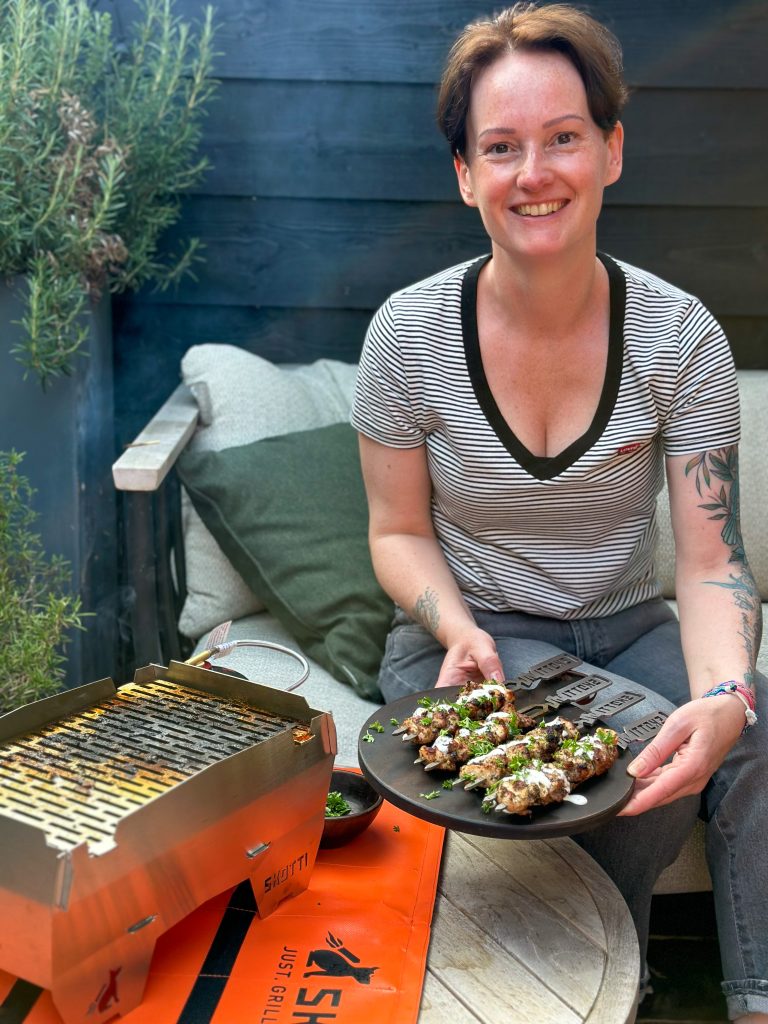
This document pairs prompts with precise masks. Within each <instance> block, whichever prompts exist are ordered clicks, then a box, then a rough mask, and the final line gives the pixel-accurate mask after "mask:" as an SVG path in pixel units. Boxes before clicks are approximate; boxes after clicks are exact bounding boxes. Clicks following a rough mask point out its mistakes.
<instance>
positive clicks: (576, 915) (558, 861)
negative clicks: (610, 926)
mask: <svg viewBox="0 0 768 1024" xmlns="http://www.w3.org/2000/svg"><path fill="white" fill-rule="evenodd" d="M463 840H464V842H466V843H468V844H469V845H470V846H474V847H475V849H476V850H477V851H478V854H480V855H482V856H483V857H486V858H488V860H490V861H492V862H493V863H494V864H496V865H497V866H498V868H499V870H500V871H507V870H509V865H510V855H513V856H514V871H515V880H516V881H517V882H518V883H519V884H520V885H521V886H524V887H525V888H526V889H527V890H528V891H529V893H530V898H531V900H536V901H538V902H539V903H544V904H547V905H548V906H550V907H551V908H552V910H553V911H554V912H555V913H556V914H560V915H561V916H562V917H565V918H567V920H568V921H569V922H570V923H571V924H572V925H573V926H574V928H576V929H577V930H578V931H580V932H584V934H585V935H586V936H588V938H589V941H590V942H591V943H592V944H593V945H595V946H597V948H598V949H601V950H602V951H603V952H604V953H606V952H607V949H606V945H605V934H604V931H603V919H602V917H601V915H600V912H599V910H598V909H597V907H596V906H595V905H594V902H593V901H592V900H590V899H586V900H585V898H584V890H583V885H582V883H581V881H580V879H579V877H578V875H577V874H576V873H575V872H574V870H573V868H571V867H570V866H569V865H568V864H567V863H564V862H563V860H562V858H560V857H559V856H552V850H554V851H555V852H557V847H556V846H554V847H551V846H547V845H546V844H545V843H544V842H543V840H536V839H532V840H527V841H526V842H524V843H515V845H514V847H510V845H509V842H508V841H507V840H505V839H482V840H481V839H478V838H477V837H476V836H464V837H463ZM568 849H569V850H570V844H569V845H568Z"/></svg>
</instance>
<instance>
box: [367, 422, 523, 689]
mask: <svg viewBox="0 0 768 1024" xmlns="http://www.w3.org/2000/svg"><path fill="white" fill-rule="evenodd" d="M360 459H361V463H362V467H363V479H364V481H365V489H366V493H367V495H368V507H369V515H370V525H369V543H370V548H371V558H372V561H373V567H374V570H375V572H376V577H377V579H378V581H379V583H380V584H381V586H382V587H383V588H384V590H385V591H386V592H387V593H388V594H389V596H390V597H391V598H392V600H393V601H395V602H396V603H397V604H398V605H400V607H401V608H403V609H404V610H405V611H406V612H407V613H408V615H410V616H411V617H412V618H413V619H414V620H415V621H417V622H419V623H420V624H421V625H422V626H424V628H425V629H428V630H429V631H430V633H432V635H433V636H434V637H435V638H436V639H437V640H439V642H440V643H441V644H442V645H443V647H445V648H446V652H447V653H446V657H445V661H444V662H443V667H442V669H441V672H440V676H439V678H438V680H437V685H438V686H451V685H455V684H461V683H464V682H466V680H467V679H478V680H480V679H490V678H491V677H493V678H496V679H499V680H501V679H503V677H504V673H503V669H502V666H501V662H500V661H499V656H498V654H497V653H496V645H495V643H494V641H493V639H492V638H491V637H490V636H489V634H488V633H486V632H484V631H483V630H481V629H479V628H478V627H477V625H476V624H475V620H474V618H473V617H472V613H471V612H470V610H469V608H468V607H467V605H466V603H465V602H464V599H463V598H462V596H461V593H460V591H459V588H458V586H457V585H456V581H455V580H454V577H453V575H452V573H451V571H450V569H449V568H448V564H447V563H446V561H445V557H444V556H443V552H442V550H441V548H440V545H439V543H438V541H437V538H436V537H435V533H434V530H433V527H432V516H431V511H430V502H431V495H432V485H431V481H430V477H429V470H428V468H427V459H426V450H425V448H424V446H423V445H421V446H419V447H418V448H390V447H387V446H386V445H383V444H379V443H378V442H377V441H372V440H371V439H370V438H368V437H365V435H363V434H361V435H360Z"/></svg>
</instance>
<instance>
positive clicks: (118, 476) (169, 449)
mask: <svg viewBox="0 0 768 1024" xmlns="http://www.w3.org/2000/svg"><path fill="white" fill-rule="evenodd" d="M197 418H198V411H197V405H196V403H195V400H194V398H193V397H192V394H191V392H190V391H189V389H188V388H187V387H186V386H185V385H183V384H180V385H179V386H178V387H177V388H176V390H175V391H174V392H173V394H172V395H171V397H170V398H169V399H168V401H167V402H165V403H164V405H163V406H162V407H161V408H160V409H159V411H158V412H157V413H156V414H155V415H154V416H153V417H152V419H151V420H150V421H149V423H148V424H147V425H146V427H145V428H144V430H142V431H141V433H140V434H139V435H138V437H137V438H136V440H135V441H133V443H132V444H131V445H130V446H129V447H128V448H127V449H126V451H125V452H123V454H122V455H121V456H120V458H119V459H118V460H117V462H115V464H114V465H113V467H112V478H113V480H114V482H115V487H116V488H117V489H118V490H119V491H155V490H157V488H158V487H159V486H160V484H161V483H162V482H163V480H164V479H165V477H166V475H167V473H168V471H169V470H170V469H171V467H172V466H173V463H174V462H175V461H176V458H177V456H178V454H179V453H180V452H181V451H182V449H183V448H184V446H185V445H186V443H187V441H188V440H189V439H190V437H191V436H192V434H193V433H194V430H195V427H196V425H197Z"/></svg>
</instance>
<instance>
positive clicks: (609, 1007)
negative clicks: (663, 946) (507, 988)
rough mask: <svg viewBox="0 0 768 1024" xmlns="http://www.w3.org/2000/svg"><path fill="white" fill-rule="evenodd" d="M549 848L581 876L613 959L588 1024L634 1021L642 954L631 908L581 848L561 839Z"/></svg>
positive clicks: (564, 863)
mask: <svg viewBox="0 0 768 1024" xmlns="http://www.w3.org/2000/svg"><path fill="white" fill-rule="evenodd" d="M547 845H548V846H549V847H550V849H551V850H552V851H553V852H554V853H556V854H557V855H558V856H559V857H561V858H562V862H563V865H564V866H565V865H567V866H568V868H569V869H570V870H571V871H574V872H575V873H576V874H578V876H579V878H580V879H581V881H582V883H583V884H584V886H585V887H586V888H587V889H588V890H589V895H590V899H591V900H593V901H594V904H595V906H596V908H597V909H598V911H599V913H600V916H601V917H602V921H603V931H604V935H605V943H606V948H607V949H608V950H609V954H610V955H609V956H608V958H607V960H606V963H605V974H604V976H603V983H602V985H601V986H600V988H599V990H598V993H597V998H596V999H595V1003H594V1005H593V1007H592V1009H591V1010H590V1012H589V1014H588V1015H587V1017H586V1018H585V1024H616V1022H618V1021H631V1020H634V1011H635V1008H636V1006H635V1000H636V996H637V990H638V987H639V979H640V950H639V948H638V943H637V935H636V932H635V928H634V925H633V923H632V918H631V915H630V913H629V908H628V907H627V905H626V903H624V901H623V900H621V899H617V898H616V896H617V892H616V887H615V886H614V884H613V882H611V881H610V879H609V878H608V877H607V875H606V874H605V872H604V871H603V870H602V869H601V868H599V867H598V866H597V864H596V863H595V862H594V861H593V860H592V858H591V857H590V856H589V854H587V853H585V852H584V850H582V849H581V847H579V846H576V844H575V843H572V842H571V841H564V840H562V839H555V840H548V842H547Z"/></svg>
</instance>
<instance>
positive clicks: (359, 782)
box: [320, 768, 384, 850]
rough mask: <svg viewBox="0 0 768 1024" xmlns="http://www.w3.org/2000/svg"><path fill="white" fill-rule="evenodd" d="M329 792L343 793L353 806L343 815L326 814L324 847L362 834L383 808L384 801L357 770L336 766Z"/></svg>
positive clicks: (327, 847)
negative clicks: (331, 815) (336, 816)
mask: <svg viewBox="0 0 768 1024" xmlns="http://www.w3.org/2000/svg"><path fill="white" fill-rule="evenodd" d="M328 791H329V792H330V793H332V792H336V793H341V795H342V796H343V797H344V799H345V800H346V801H347V803H348V804H349V805H350V807H351V808H352V810H351V811H350V812H349V814H344V815H342V816H341V817H340V818H326V819H325V825H324V826H323V835H322V838H321V840H320V847H321V849H324V850H328V849H331V848H332V847H334V846H343V845H344V843H348V842H349V841H350V839H354V838H355V836H358V835H360V833H361V832H364V831H365V829H367V828H368V826H369V825H370V824H371V822H372V821H373V819H374V818H375V817H376V815H377V814H378V813H379V811H380V810H381V805H382V803H383V802H384V801H383V797H381V796H380V795H379V794H378V793H377V792H376V790H375V789H374V788H373V786H371V784H370V783H369V782H367V781H366V780H365V779H364V778H363V776H362V775H358V773H357V772H352V771H345V770H344V769H343V768H334V770H333V773H332V775H331V784H330V786H329V787H328Z"/></svg>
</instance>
